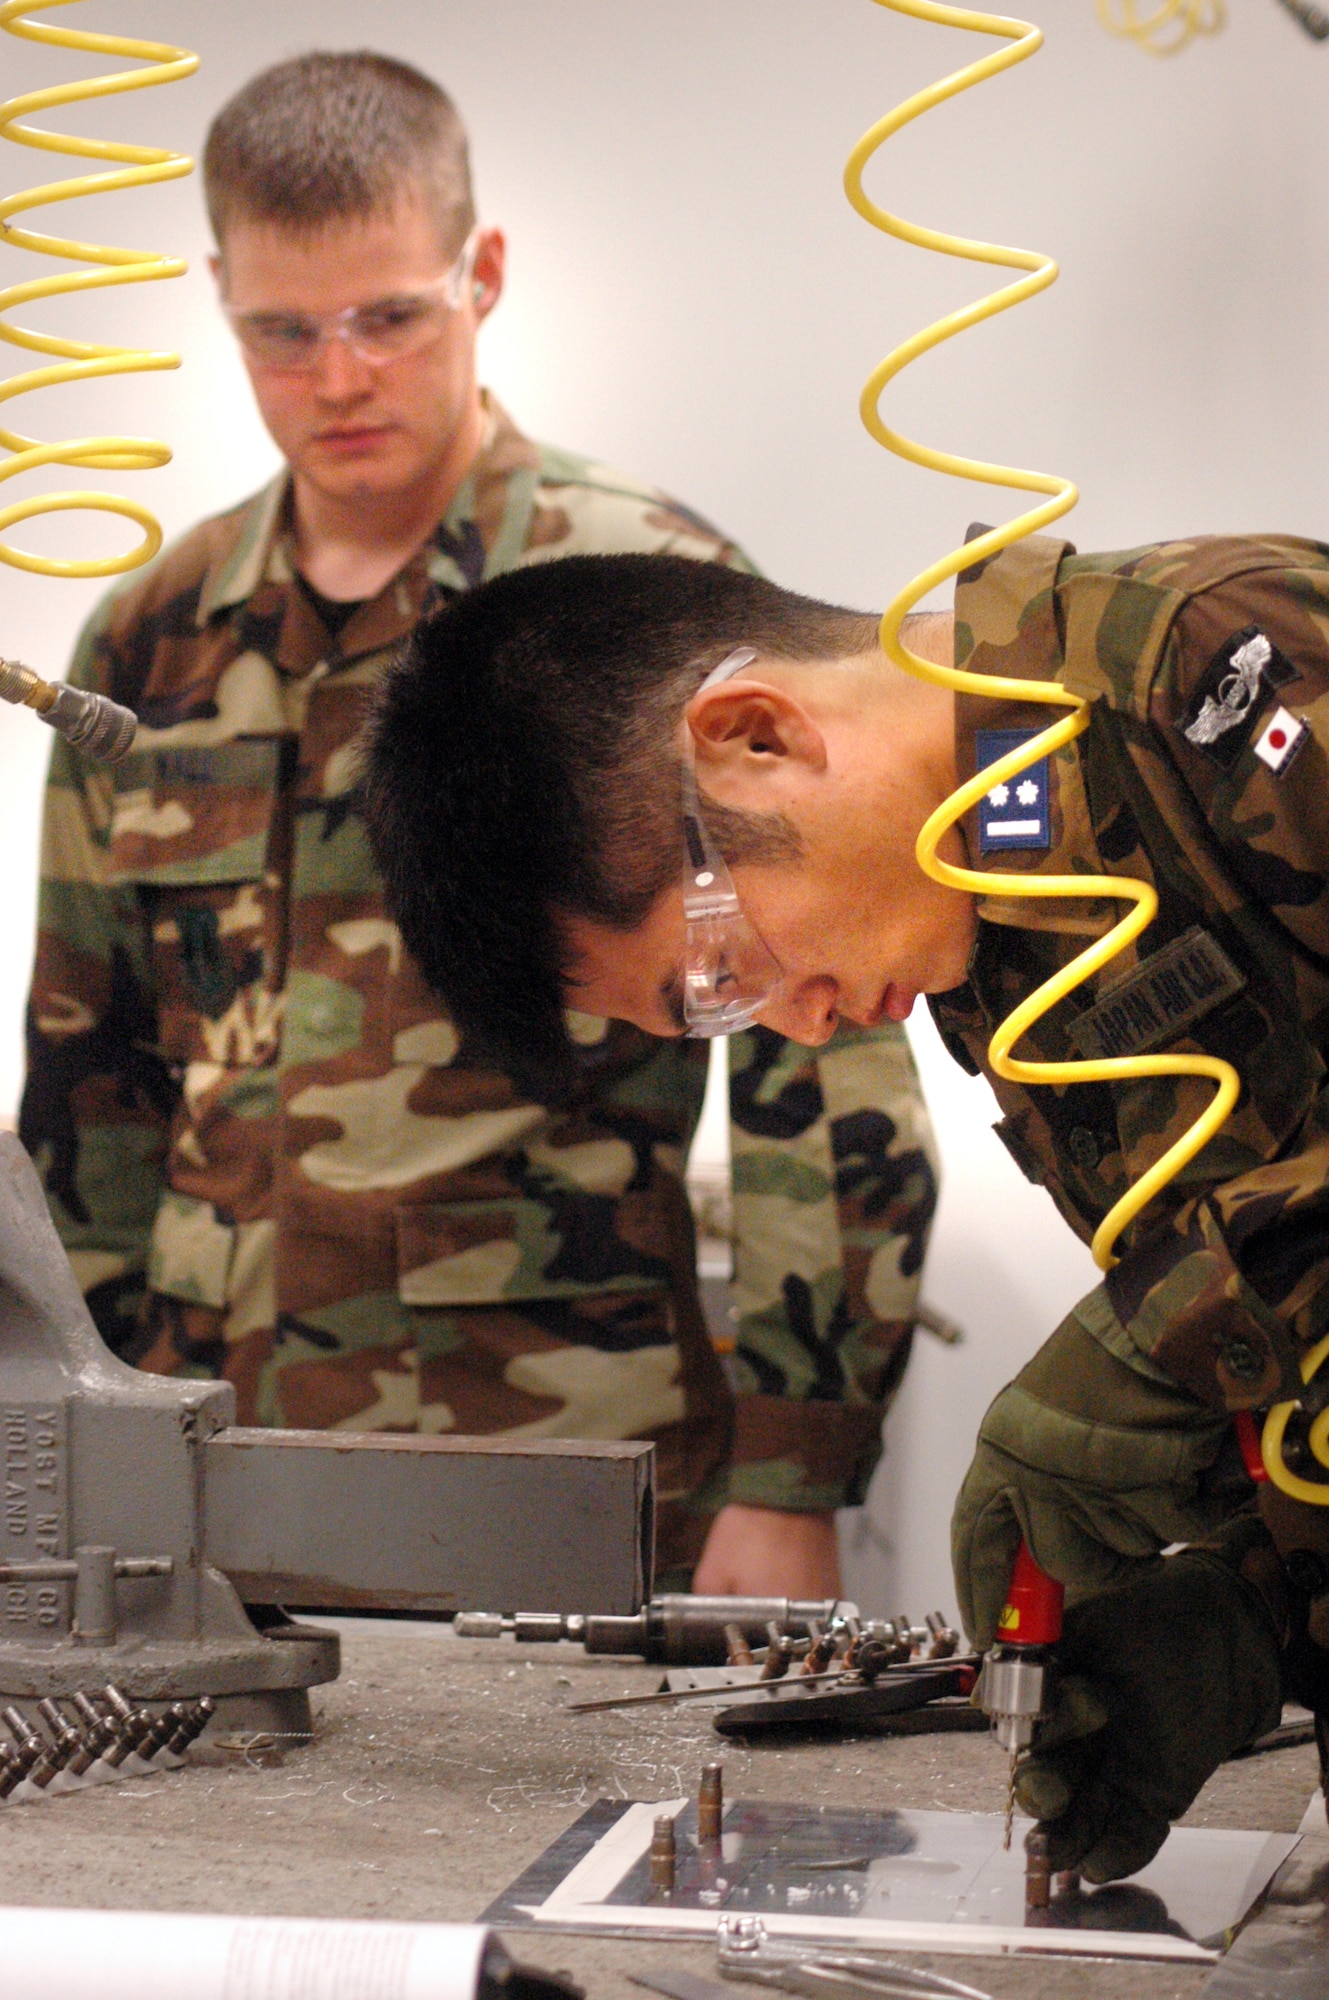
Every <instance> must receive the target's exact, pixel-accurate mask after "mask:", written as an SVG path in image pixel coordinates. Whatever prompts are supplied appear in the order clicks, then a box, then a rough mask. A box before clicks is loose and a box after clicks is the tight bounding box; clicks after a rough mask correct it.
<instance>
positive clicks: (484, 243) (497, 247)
mask: <svg viewBox="0 0 1329 2000" xmlns="http://www.w3.org/2000/svg"><path fill="white" fill-rule="evenodd" d="M506 258H507V240H506V238H505V237H504V235H503V231H502V230H501V229H482V230H481V231H480V234H479V237H478V238H477V240H476V245H475V261H474V263H473V264H472V265H471V307H472V310H473V312H474V313H475V317H476V320H477V322H478V321H480V320H482V319H487V318H488V316H489V314H490V313H491V312H492V311H493V310H494V307H495V306H496V305H497V304H498V302H499V299H500V298H501V297H502V294H503V270H504V265H505V262H506Z"/></svg>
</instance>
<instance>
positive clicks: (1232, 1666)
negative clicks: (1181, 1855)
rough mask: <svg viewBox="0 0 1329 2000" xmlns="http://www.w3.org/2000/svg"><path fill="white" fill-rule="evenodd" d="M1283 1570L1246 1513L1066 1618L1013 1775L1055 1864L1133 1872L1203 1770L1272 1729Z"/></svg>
mask: <svg viewBox="0 0 1329 2000" xmlns="http://www.w3.org/2000/svg"><path fill="white" fill-rule="evenodd" d="M1281 1576H1282V1571H1281V1565H1280V1564H1279V1562H1278V1558H1277V1556H1276V1555H1274V1553H1273V1545H1272V1543H1271V1542H1270V1540H1269V1537H1268V1535H1267V1533H1266V1532H1265V1530H1264V1528H1263V1527H1262V1526H1261V1525H1260V1523H1259V1522H1258V1521H1257V1520H1256V1519H1255V1518H1254V1517H1253V1516H1245V1517H1243V1518H1242V1519H1240V1520H1237V1521H1233V1522H1231V1523H1230V1524H1229V1525H1228V1527H1227V1528H1226V1529H1224V1530H1223V1531H1221V1533H1220V1534H1219V1535H1218V1536H1217V1537H1215V1538H1214V1539H1213V1540H1212V1541H1211V1542H1210V1543H1209V1544H1207V1545H1206V1546H1205V1547H1202V1548H1190V1549H1185V1550H1183V1551H1182V1552H1181V1553H1180V1554H1179V1555H1175V1556H1159V1557H1156V1558H1154V1560H1153V1561H1151V1562H1147V1563H1145V1564H1143V1565H1142V1566H1141V1567H1140V1568H1139V1570H1138V1572H1137V1574H1136V1575H1135V1576H1134V1577H1133V1579H1132V1580H1131V1582H1129V1583H1127V1584H1125V1585H1123V1586H1122V1587H1121V1588H1120V1589H1117V1590H1111V1591H1108V1592H1106V1593H1105V1594H1104V1595H1103V1596H1101V1597H1095V1598H1092V1599H1091V1600H1090V1601H1089V1602H1087V1603H1084V1604H1080V1605H1077V1606H1076V1608H1075V1609H1074V1610H1073V1611H1070V1612H1068V1613H1067V1616H1066V1625H1065V1632H1064V1635H1063V1637H1062V1639H1061V1641H1060V1643H1059V1644H1058V1646H1057V1648H1056V1655H1055V1657H1056V1668H1055V1679H1054V1682H1053V1693H1052V1706H1051V1709H1050V1711H1049V1713H1048V1714H1047V1716H1046V1717H1045V1719H1044V1720H1043V1721H1042V1722H1041V1723H1040V1724H1039V1726H1038V1731H1037V1734H1036V1736H1035V1739H1034V1747H1033V1749H1032V1751H1031V1752H1030V1754H1029V1755H1028V1757H1027V1758H1026V1759H1025V1760H1024V1762H1023V1763H1022V1764H1021V1766H1020V1769H1019V1772H1018V1773H1017V1776H1016V1781H1015V1796H1016V1799H1017V1801H1018V1803H1019V1805H1020V1809H1021V1810H1022V1811H1023V1812H1027V1813H1029V1814H1031V1815H1032V1817H1033V1818H1035V1819H1037V1820H1040V1821H1041V1822H1042V1823H1043V1831H1044V1832H1045V1833H1046V1834H1047V1836H1048V1852H1049V1858H1050V1861H1051V1865H1052V1867H1053V1868H1054V1869H1062V1868H1079V1869H1081V1870H1082V1871H1083V1873H1084V1874H1085V1875H1086V1876H1087V1877H1088V1878H1089V1880H1090V1881H1091V1882H1110V1881H1113V1880H1115V1879H1116V1878H1117V1877H1119V1876H1122V1875H1133V1874H1134V1873H1135V1872H1136V1870H1137V1869H1140V1868H1143V1867H1144V1866H1145V1865H1146V1863H1147V1862H1149V1861H1150V1860H1152V1858H1153V1856H1154V1855H1155V1854H1156V1853H1157V1852H1158V1850H1159V1848H1160V1847H1161V1846H1162V1844H1163V1842H1164V1841H1165V1840H1166V1838H1167V1833H1168V1828H1169V1826H1170V1824H1171V1822H1172V1821H1173V1820H1174V1819H1177V1818H1178V1817H1179V1816H1180V1814H1182V1813H1184V1812H1185V1810H1186V1808H1187V1807H1188V1806H1189V1805H1190V1803H1191V1801H1192V1800H1193V1799H1194V1798H1195V1796H1196V1794H1197V1792H1198V1791H1199V1790H1200V1787H1201V1786H1202V1785H1203V1784H1204V1782H1205V1780H1206V1779H1207V1778H1208V1777H1209V1776H1210V1775H1211V1773H1212V1772H1214V1771H1216V1770H1217V1768H1218V1766H1219V1765H1220V1764H1221V1763H1223V1762H1224V1761H1225V1759H1226V1758H1228V1757H1230V1756H1232V1755H1233V1753H1234V1752H1235V1751H1237V1750H1240V1749H1242V1748H1243V1747H1244V1746H1245V1745H1246V1744H1247V1743H1250V1742H1252V1741H1254V1739H1255V1738H1256V1737H1257V1736H1262V1735H1263V1734H1264V1733H1265V1731H1266V1730H1269V1729H1273V1728H1274V1727H1275V1726H1276V1725H1277V1723H1278V1720H1279V1716H1280V1713H1281V1709H1282V1695H1283V1690H1282V1659H1281V1649H1282V1641H1283V1637H1284V1634H1283V1630H1282V1606H1281V1603H1280V1588H1279V1586H1280V1579H1281ZM1256 1579H1258V1581H1257V1580H1256Z"/></svg>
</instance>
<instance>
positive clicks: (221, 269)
mask: <svg viewBox="0 0 1329 2000" xmlns="http://www.w3.org/2000/svg"><path fill="white" fill-rule="evenodd" d="M208 269H209V270H210V271H211V273H212V282H213V283H214V285H216V287H217V292H218V295H219V297H221V298H223V299H224V298H225V297H226V265H225V263H224V262H223V260H222V257H221V253H220V252H219V251H214V252H213V254H212V255H211V256H210V257H209V258H208Z"/></svg>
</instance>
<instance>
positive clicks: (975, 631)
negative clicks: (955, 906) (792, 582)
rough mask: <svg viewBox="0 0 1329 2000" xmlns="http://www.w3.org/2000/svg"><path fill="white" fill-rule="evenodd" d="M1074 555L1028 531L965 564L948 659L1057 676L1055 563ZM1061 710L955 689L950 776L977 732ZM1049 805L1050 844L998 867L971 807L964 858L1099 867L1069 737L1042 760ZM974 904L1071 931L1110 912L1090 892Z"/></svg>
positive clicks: (1026, 869) (1033, 924) (1018, 920)
mask: <svg viewBox="0 0 1329 2000" xmlns="http://www.w3.org/2000/svg"><path fill="white" fill-rule="evenodd" d="M1073 553H1074V551H1073V550H1072V548H1071V545H1070V543H1069V542H1063V541H1058V540H1054V539H1053V538H1052V537H1050V536H1046V535H1031V536H1029V537H1028V538H1027V539H1026V540H1025V541H1022V542H1017V543H1016V544H1015V545H1014V547H1012V548H1010V549H1007V550H1005V551H1003V553H1002V554H1001V555H998V556H994V557H993V558H992V559H991V560H990V561H989V562H986V563H982V564H977V565H975V566H974V567H973V568H972V569H969V570H965V571H963V572H962V574H961V575H960V577H959V578H957V582H956V592H955V664H956V666H957V667H963V668H964V669H965V671H966V672H968V673H975V674H991V675H1000V676H1002V677H1004V678H1007V679H1011V680H1026V681H1056V680H1061V679H1062V676H1063V665H1064V657H1063V646H1062V638H1061V620H1060V610H1059V603H1058V596H1059V593H1058V589H1057V581H1058V573H1059V571H1060V568H1061V565H1062V563H1063V562H1064V560H1065V559H1066V558H1067V556H1069V555H1073ZM1062 713H1063V711H1062V710H1061V709H1060V708H1056V707H1049V706H1048V705H1047V703H1045V702H1033V701H1027V702H1022V701H1005V700H1002V701H998V700H993V699H989V698H988V697H986V696H982V695H972V694H960V695H957V696H956V701H955V747H956V772H957V775H958V776H959V778H960V779H961V780H964V779H966V778H971V777H972V776H973V775H974V772H975V771H976V770H977V768H978V749H977V736H978V732H979V730H980V729H1016V730H1022V731H1025V732H1027V733H1028V734H1029V735H1033V734H1035V733H1036V732H1037V731H1038V730H1041V729H1046V728H1048V727H1049V726H1050V725H1051V724H1052V723H1053V722H1055V721H1056V720H1057V719H1058V718H1059V716H1060V715H1061V714H1062ZM1048 804H1049V810H1050V815H1051V830H1052V845H1051V847H1050V848H1046V849H1040V850H1037V851H1030V852H1027V853H1019V852H1016V851H1013V850H1012V851H1010V852H1008V853H1006V854H1004V855H1003V856H1002V857H1001V859H1002V862H1003V864H1004V865H1003V866H1002V867H1000V868H994V867H993V865H992V856H991V855H980V853H979V846H978V814H977V811H976V810H975V811H972V812H969V813H967V814H966V815H965V817H964V819H963V820H962V821H961V822H960V831H961V834H962V836H963V838H964V842H965V846H966V849H967V850H968V858H969V865H970V866H971V867H973V868H976V869H978V870H980V871H981V872H982V873H984V874H988V875H993V876H1002V877H1006V876H1014V877H1018V876H1021V875H1073V874H1091V873H1092V874H1101V873H1103V872H1105V871H1104V869H1103V866H1102V863H1101V861H1100V859H1099V855H1098V847H1097V843H1096V842H1095V840H1094V837H1093V826H1092V821H1091V819H1090V815H1089V806H1088V800H1087V798H1086V795H1085V789H1084V780H1083V777H1082V775H1081V771H1080V758H1079V752H1078V749H1077V747H1076V745H1075V744H1071V745H1070V746H1069V747H1068V748H1067V749H1065V750H1063V751H1062V752H1061V753H1060V754H1059V755H1058V756H1056V757H1054V758H1052V759H1051V760H1050V768H1049V772H1048ZM977 907H978V914H979V916H980V918H982V919H983V920H984V921H985V922H987V923H998V924H1011V925H1015V926H1018V927H1019V928H1020V929H1022V930H1037V931H1056V932H1061V933H1065V934H1068V935H1071V936H1078V937H1101V936H1102V935H1103V933H1104V932H1105V931H1107V930H1109V929H1110V928H1111V926H1112V923H1113V922H1114V920H1115V918H1116V914H1117V912H1116V908H1115V906H1114V905H1112V904H1107V903H1104V902H1102V901H1100V900H1099V899H1097V898H1094V899H1089V898H1086V900H1085V901H1084V902H1076V901H1073V900H1062V899H1061V898H1060V897H1057V898H1053V897H1028V896H1015V897H1008V896H996V895H993V896H980V897H979V898H978V905H977Z"/></svg>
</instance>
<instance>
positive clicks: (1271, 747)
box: [1251, 708, 1311, 778]
mask: <svg viewBox="0 0 1329 2000" xmlns="http://www.w3.org/2000/svg"><path fill="white" fill-rule="evenodd" d="M1310 733H1311V732H1310V727H1309V725H1308V724H1307V723H1305V722H1302V721H1301V720H1300V719H1299V718H1298V717H1297V716H1295V715H1292V714H1291V713H1290V712H1289V711H1288V710H1287V709H1286V708H1276V709H1275V710H1274V712H1273V714H1272V715H1271V716H1270V718H1269V720H1268V722H1266V724H1265V726H1264V728H1263V729H1262V730H1261V731H1260V734H1259V735H1258V736H1257V737H1256V739H1255V742H1254V743H1253V745H1252V746H1251V747H1252V749H1253V750H1254V751H1255V754H1256V756H1257V757H1258V758H1259V760H1260V762H1261V763H1262V764H1267V765H1268V766H1269V769H1270V770H1271V771H1272V772H1273V773H1274V775H1275V777H1280V778H1281V777H1282V775H1283V773H1284V771H1286V770H1287V768H1288V765H1289V764H1290V763H1291V762H1292V760H1293V758H1294V757H1295V756H1296V754H1297V752H1298V751H1299V750H1300V749H1301V748H1302V746H1303V745H1304V743H1305V741H1306V738H1307V737H1308V736H1309V735H1310Z"/></svg>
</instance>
